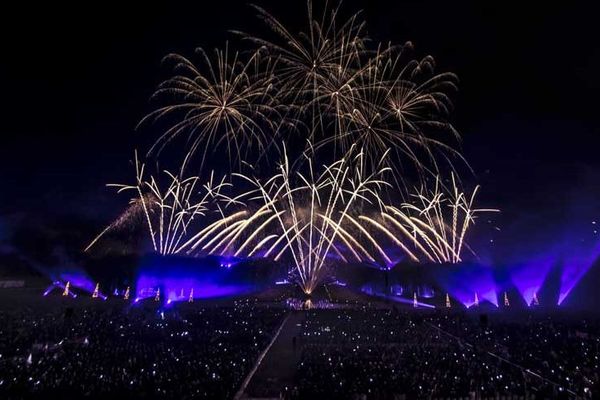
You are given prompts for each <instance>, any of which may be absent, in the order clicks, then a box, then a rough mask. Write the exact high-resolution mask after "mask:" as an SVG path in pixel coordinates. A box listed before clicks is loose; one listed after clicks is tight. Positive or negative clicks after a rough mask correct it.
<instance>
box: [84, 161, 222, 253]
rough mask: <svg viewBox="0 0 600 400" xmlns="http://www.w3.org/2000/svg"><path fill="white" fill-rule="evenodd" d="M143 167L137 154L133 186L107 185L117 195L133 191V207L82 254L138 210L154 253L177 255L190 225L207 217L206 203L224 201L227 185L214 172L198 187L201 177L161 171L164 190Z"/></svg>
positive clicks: (207, 204)
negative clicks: (115, 190) (141, 213)
mask: <svg viewBox="0 0 600 400" xmlns="http://www.w3.org/2000/svg"><path fill="white" fill-rule="evenodd" d="M145 168H146V167H145V164H143V163H140V161H139V160H138V157H137V152H136V154H135V169H136V182H135V184H133V185H123V184H109V185H108V186H110V187H116V188H118V191H117V192H118V193H121V192H123V191H129V190H133V191H134V192H135V193H136V195H135V196H134V197H133V198H132V199H131V201H130V204H132V206H130V208H129V209H128V210H127V211H126V212H125V213H124V214H123V215H121V216H120V217H119V218H118V219H117V220H116V221H115V222H114V223H112V224H111V225H109V226H108V227H107V228H106V229H104V230H103V231H102V232H101V233H100V234H99V235H98V236H97V237H96V238H94V240H93V241H92V242H91V243H90V244H89V245H88V246H87V247H86V249H85V251H87V250H89V249H90V248H91V247H92V246H93V245H94V244H95V243H96V242H97V241H98V240H99V239H100V238H101V237H102V236H103V235H104V234H105V233H106V232H108V231H109V230H111V229H113V228H114V227H115V226H117V225H120V224H123V223H125V222H126V221H129V220H130V217H131V213H132V210H135V211H137V212H139V210H140V209H141V210H142V211H143V215H144V218H145V221H146V225H147V228H148V233H149V236H150V239H151V240H152V245H153V247H154V251H156V252H158V253H160V254H174V253H177V252H178V249H179V247H180V244H181V241H182V240H184V238H185V236H186V234H187V233H188V230H189V227H190V225H191V224H192V222H193V221H194V220H195V219H196V218H198V217H204V216H206V214H207V212H208V211H209V204H210V203H211V202H213V201H214V200H215V199H227V197H226V196H224V195H222V194H221V190H222V189H223V188H225V187H228V186H230V184H229V183H226V182H225V178H222V179H221V180H220V181H215V177H214V174H213V173H211V174H210V179H209V180H208V182H206V183H205V184H204V185H201V187H200V188H199V187H198V186H200V185H199V181H200V178H199V177H197V176H193V177H189V178H179V177H178V176H176V175H174V174H172V173H170V172H169V171H164V173H165V175H166V176H167V180H168V184H167V185H166V188H163V187H162V186H161V184H159V181H158V180H157V179H156V178H155V177H154V176H150V177H149V179H146V177H145ZM229 201H231V200H229Z"/></svg>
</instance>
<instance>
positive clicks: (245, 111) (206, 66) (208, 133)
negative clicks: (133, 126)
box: [140, 46, 279, 169]
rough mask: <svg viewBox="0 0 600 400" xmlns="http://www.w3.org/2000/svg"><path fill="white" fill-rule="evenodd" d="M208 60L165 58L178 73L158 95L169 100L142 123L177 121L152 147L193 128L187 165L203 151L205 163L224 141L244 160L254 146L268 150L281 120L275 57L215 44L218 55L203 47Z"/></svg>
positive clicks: (230, 152)
mask: <svg viewBox="0 0 600 400" xmlns="http://www.w3.org/2000/svg"><path fill="white" fill-rule="evenodd" d="M197 52H198V54H199V55H200V58H201V60H202V61H203V63H202V66H201V67H198V66H196V65H195V64H194V63H193V62H192V61H190V60H189V59H187V58H185V57H183V56H181V55H179V54H170V55H168V56H167V57H165V62H168V63H171V64H172V65H173V71H175V72H176V75H175V76H173V77H171V78H169V79H168V80H166V81H165V82H163V83H162V84H161V85H160V86H159V88H158V90H157V91H156V92H155V93H154V97H155V98H158V99H164V100H165V101H166V102H167V104H166V105H165V106H162V107H160V108H158V109H157V110H156V111H154V112H152V113H150V114H149V115H148V116H147V117H145V118H144V119H143V120H142V121H141V122H140V124H144V123H146V122H148V121H156V120H157V119H165V118H166V117H172V118H171V119H170V120H169V121H175V122H174V123H171V126H170V127H169V128H168V129H167V130H166V131H165V132H164V133H163V134H162V135H161V136H160V137H159V139H158V140H157V141H156V143H155V144H154V146H153V147H152V149H151V152H152V151H156V152H160V151H161V150H162V149H163V148H164V147H165V145H167V144H168V143H169V142H171V141H172V140H174V139H175V138H177V137H179V136H181V135H184V134H187V136H188V138H187V150H186V155H185V159H184V162H183V167H182V169H184V168H185V166H186V165H187V163H188V162H189V160H190V158H191V157H192V156H194V155H195V154H196V153H197V152H199V151H200V152H201V159H202V163H203V162H204V160H205V158H206V156H207V152H208V150H209V149H216V148H219V147H220V145H222V144H223V145H224V147H225V148H226V149H227V152H228V157H229V159H230V160H231V161H232V162H238V164H239V163H240V162H241V161H242V160H245V159H247V155H248V152H249V151H250V150H255V151H257V152H258V153H259V154H260V153H262V152H264V151H265V149H266V148H267V147H268V145H269V143H270V142H271V141H272V135H274V134H275V133H276V132H277V126H276V123H275V121H278V120H279V117H278V111H277V107H276V104H277V103H276V101H275V100H276V99H275V98H274V97H273V95H272V87H273V83H272V79H273V77H272V67H271V65H270V60H269V59H267V58H263V57H261V52H260V51H257V52H255V53H253V54H252V55H251V56H250V57H249V59H247V60H246V61H242V58H241V56H240V54H239V53H233V54H230V51H229V48H228V46H226V47H225V50H215V52H214V58H211V57H209V55H208V54H207V53H206V52H205V51H204V50H203V49H198V51H197Z"/></svg>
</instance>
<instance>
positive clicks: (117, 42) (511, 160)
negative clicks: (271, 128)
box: [0, 0, 600, 230]
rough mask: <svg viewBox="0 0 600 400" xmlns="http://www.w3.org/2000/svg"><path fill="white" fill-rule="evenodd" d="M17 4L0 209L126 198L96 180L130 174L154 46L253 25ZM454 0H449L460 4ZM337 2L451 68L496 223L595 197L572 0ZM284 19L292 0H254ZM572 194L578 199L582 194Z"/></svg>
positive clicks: (591, 54) (35, 211)
mask: <svg viewBox="0 0 600 400" xmlns="http://www.w3.org/2000/svg"><path fill="white" fill-rule="evenodd" d="M150 3H151V2H145V3H144V4H140V5H139V6H138V7H137V8H127V9H125V8H123V7H124V6H123V5H122V4H121V5H114V4H113V5H111V4H109V3H107V2H98V3H95V4H92V3H89V4H88V3H87V2H85V4H84V3H81V4H79V5H75V6H69V7H68V8H67V7H64V8H63V7H59V6H57V5H55V4H52V5H51V6H45V7H41V8H40V7H37V6H33V5H31V4H26V5H23V6H21V7H20V9H19V10H14V11H7V12H5V13H4V18H3V22H2V24H0V31H1V32H0V44H1V48H2V59H1V61H0V89H1V90H0V101H1V102H2V106H1V108H0V110H2V111H1V115H2V117H1V119H0V131H1V137H2V140H1V142H0V185H1V186H0V187H2V191H1V194H0V214H4V215H9V214H13V213H15V212H20V213H22V214H30V215H40V216H48V215H53V214H69V213H75V214H81V215H84V216H89V217H98V218H100V219H107V218H111V217H113V216H114V215H116V214H118V212H119V210H116V209H115V207H117V206H118V205H119V204H120V205H122V204H123V201H124V199H120V200H117V199H116V198H115V197H114V196H113V195H112V193H111V192H110V190H108V189H106V188H105V187H104V184H105V183H107V182H123V181H127V180H128V179H130V173H131V170H130V169H129V166H128V160H130V159H131V158H132V155H133V148H134V147H135V146H136V145H138V146H140V147H142V148H143V146H144V144H147V143H149V142H151V141H152V139H153V138H154V137H148V136H147V134H148V132H143V133H136V132H135V131H134V127H135V125H136V123H137V122H138V121H139V119H140V118H141V117H142V116H143V115H144V114H145V113H147V112H148V111H150V110H151V108H150V106H149V103H148V98H149V96H150V94H151V93H152V91H153V90H154V88H155V87H156V85H157V84H158V83H159V82H160V81H161V79H163V78H164V77H165V76H166V72H167V71H166V70H165V68H163V67H161V58H162V57H163V56H164V55H165V54H167V53H169V52H180V53H182V54H187V55H189V54H191V53H192V52H193V49H194V48H195V47H197V46H202V47H204V48H207V49H211V48H213V47H215V46H220V45H222V44H223V43H224V41H225V40H227V39H231V38H232V36H231V34H229V33H228V32H227V30H228V29H244V30H252V31H257V30H258V31H260V29H262V27H261V23H260V22H259V21H258V20H257V19H256V18H255V17H254V12H253V10H252V9H251V8H250V7H248V6H247V5H246V2H244V1H227V0H223V1H201V0H198V1H194V2H189V3H184V2H175V1H169V2H162V3H161V4H159V5H155V4H150ZM459 3H460V4H459ZM523 3H525V2H514V3H511V2H507V1H493V2H487V1H478V2H472V3H471V2H455V1H428V0H411V1H366V0H365V1H346V2H344V8H343V9H344V10H346V11H355V10H358V9H364V16H365V19H366V21H367V24H368V32H369V35H370V37H372V38H373V39H375V40H381V41H388V40H390V41H392V42H397V43H404V42H405V41H406V40H411V41H412V42H413V43H414V44H415V46H416V50H417V54H419V55H426V54H432V55H433V56H434V57H435V58H436V61H437V64H438V67H439V68H438V70H439V71H452V72H455V73H456V74H458V76H459V78H460V80H461V83H460V92H459V93H458V95H457V96H456V98H455V100H456V101H455V103H456V110H455V114H454V118H455V125H456V127H457V128H458V130H459V131H460V132H461V133H462V135H463V149H464V154H465V156H466V158H467V160H468V161H469V162H470V164H471V166H472V167H473V168H474V170H475V172H476V179H477V180H478V182H480V183H482V185H483V186H484V187H483V189H482V201H483V202H484V203H485V204H486V205H491V206H497V207H499V208H501V209H502V210H503V215H502V222H503V224H504V225H505V226H507V225H513V224H540V223H541V226H539V225H538V227H539V229H540V230H547V229H546V228H548V227H550V226H551V227H552V228H557V227H560V226H562V225H561V224H563V223H564V222H565V221H568V220H569V219H570V218H571V215H577V217H578V218H581V219H583V220H586V219H588V218H589V219H592V218H594V216H595V215H596V212H597V211H598V208H599V207H598V206H596V205H597V204H598V205H600V159H599V158H598V156H597V155H598V149H599V144H600V138H599V137H598V134H599V133H600V128H599V124H598V118H597V115H598V105H599V101H598V97H597V92H598V90H599V89H600V78H599V72H600V44H599V43H600V42H599V41H598V38H599V37H600V35H599V33H600V32H599V29H598V24H597V14H596V13H595V11H594V10H593V9H592V8H591V7H589V6H587V5H585V3H584V2H581V3H580V2H577V1H568V2H557V3H559V4H557V5H554V4H550V2H544V3H541V4H540V5H539V6H538V7H531V8H524V7H523ZM258 4H260V5H262V6H264V7H265V8H267V9H268V10H270V11H271V12H272V13H273V14H275V15H277V16H280V17H281V18H282V19H283V20H286V21H291V23H292V24H294V23H300V22H303V21H301V20H299V18H300V16H304V15H305V14H304V12H305V2H304V1H291V0H286V1H270V2H269V1H258ZM580 199H583V200H580Z"/></svg>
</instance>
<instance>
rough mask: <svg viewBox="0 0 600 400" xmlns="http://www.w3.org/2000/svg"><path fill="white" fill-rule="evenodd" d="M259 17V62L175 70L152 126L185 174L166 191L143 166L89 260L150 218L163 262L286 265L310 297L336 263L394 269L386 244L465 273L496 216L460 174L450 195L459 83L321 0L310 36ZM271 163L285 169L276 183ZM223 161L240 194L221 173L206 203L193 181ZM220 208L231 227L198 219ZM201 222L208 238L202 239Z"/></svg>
mask: <svg viewBox="0 0 600 400" xmlns="http://www.w3.org/2000/svg"><path fill="white" fill-rule="evenodd" d="M254 8H255V9H256V11H257V13H258V16H259V18H260V19H262V20H263V21H264V22H265V24H266V26H267V27H268V29H269V31H270V35H269V38H267V37H266V36H257V35H254V34H247V33H241V32H237V33H238V35H239V36H240V37H241V38H242V39H244V40H246V41H247V42H248V43H250V44H251V47H252V48H253V49H252V50H251V51H250V52H246V53H238V52H236V51H231V50H230V48H229V45H225V47H224V49H222V50H218V49H217V50H215V51H214V53H207V52H205V51H204V50H202V49H199V50H198V54H199V58H200V60H201V62H200V63H198V64H197V63H195V62H193V61H191V60H190V59H189V58H186V57H184V56H182V55H178V54H170V55H168V56H167V57H165V61H166V62H168V63H171V65H172V67H173V72H172V76H171V77H170V78H168V79H167V80H165V81H164V82H163V83H162V84H161V85H160V86H159V87H158V89H157V90H156V92H155V94H154V97H155V98H156V99H158V100H160V101H162V103H160V104H159V105H158V107H157V108H156V109H155V110H154V111H153V112H151V113H150V114H149V115H148V116H146V117H145V118H144V119H142V121H141V122H140V125H146V122H157V123H158V124H163V125H165V131H164V132H163V134H162V135H161V136H160V137H159V138H158V140H156V142H155V143H154V145H153V146H152V148H151V150H150V151H151V152H153V151H154V152H156V153H160V151H161V150H162V149H163V148H164V147H165V146H166V145H168V144H170V143H172V142H173V141H175V140H176V139H178V138H180V137H183V139H184V140H182V141H181V140H180V142H182V143H183V144H184V146H185V147H184V151H183V154H184V156H183V157H182V158H183V160H182V166H181V170H180V173H179V174H177V175H174V174H171V173H168V172H165V174H166V176H167V177H168V184H167V186H166V187H165V188H164V189H163V186H161V185H160V184H159V183H158V180H157V179H155V178H154V177H153V176H150V178H149V179H146V178H145V177H144V165H143V164H140V163H139V162H138V160H137V155H136V179H137V180H136V183H135V184H134V185H111V186H116V187H118V188H119V192H121V191H124V190H134V191H135V193H136V196H135V197H134V199H132V202H131V206H130V208H129V209H128V210H127V211H126V212H125V213H124V214H123V215H122V216H121V217H119V219H117V221H115V222H113V224H111V225H109V226H108V227H107V228H106V229H105V230H104V231H103V232H102V233H101V234H100V235H99V236H98V237H97V238H96V239H94V241H92V243H90V245H89V246H88V248H89V247H91V246H93V245H94V243H96V241H97V240H98V239H99V238H100V237H102V236H103V235H104V234H105V233H106V232H107V231H110V230H111V229H114V228H115V227H118V226H121V225H126V224H127V221H128V219H129V218H130V216H137V217H140V216H143V219H144V220H145V224H146V225H147V227H148V231H149V236H150V239H151V241H152V243H153V246H154V249H155V251H156V252H159V253H161V254H172V253H181V252H184V253H187V254H190V255H202V254H215V255H232V256H235V257H253V256H261V257H271V258H273V259H274V260H285V261H286V263H288V265H291V266H292V270H293V271H294V272H295V275H296V277H297V281H298V282H299V284H300V286H301V287H302V289H303V290H304V291H305V292H306V293H310V292H312V291H313V290H314V288H315V287H316V286H317V285H318V283H319V282H320V281H321V280H322V279H323V277H324V275H325V273H326V270H327V269H328V266H329V261H328V260H331V259H334V258H338V259H340V260H342V261H344V262H348V261H357V262H369V263H378V264H380V265H382V266H383V265H385V266H390V265H392V264H394V260H392V258H391V257H390V255H388V254H387V250H386V248H385V247H384V245H383V243H384V242H391V243H392V245H393V246H394V247H396V248H399V249H400V250H401V251H402V253H403V254H404V255H405V256H406V257H408V258H409V259H411V260H413V261H427V262H436V263H445V262H452V263H456V262H459V261H461V259H462V252H463V248H468V246H466V245H465V237H466V234H467V232H468V230H469V228H470V227H471V226H472V225H473V224H474V222H475V219H476V216H477V214H479V213H481V212H488V211H496V210H491V209H477V208H474V200H475V196H476V193H477V189H478V188H475V190H474V191H473V192H471V193H470V194H467V193H464V192H462V191H461V190H460V189H459V188H458V185H457V183H456V180H455V176H454V175H452V187H451V188H447V187H445V185H442V184H441V178H439V177H440V176H445V174H444V173H443V171H442V170H441V168H440V166H441V163H440V162H443V163H446V164H447V166H449V167H450V168H451V170H454V162H455V160H457V159H458V160H460V161H461V162H463V161H464V159H463V158H462V156H461V154H460V153H459V152H458V151H456V150H455V149H454V148H453V147H452V146H451V145H450V144H448V143H447V139H448V138H449V139H450V140H451V141H452V142H457V141H459V140H460V137H459V135H458V133H457V132H456V130H455V129H454V128H453V127H452V125H451V123H450V120H449V117H450V113H451V111H452V109H453V104H452V100H451V94H452V93H453V92H455V91H456V90H457V83H458V80H457V78H456V76H455V75H454V74H452V73H436V72H435V61H434V59H433V58H432V57H431V56H425V57H422V58H416V57H415V56H414V55H413V46H412V44H411V43H410V42H407V43H405V44H404V45H401V46H399V45H393V44H381V43H379V44H378V43H372V42H371V41H370V40H368V38H367V36H366V25H365V22H364V21H363V20H362V18H361V17H360V14H359V13H357V14H354V15H351V16H350V17H348V18H341V16H340V15H341V11H340V7H339V6H337V7H334V8H332V9H329V8H328V5H327V3H326V4H325V8H324V10H323V11H322V12H315V11H314V8H313V2H312V1H311V0H308V1H307V24H306V26H305V28H304V30H302V31H301V32H300V33H295V32H292V31H291V30H290V29H289V28H287V27H286V25H285V24H283V23H282V22H281V21H280V20H278V19H277V18H276V17H274V16H273V15H271V14H269V13H268V12H267V11H265V10H264V9H262V8H260V7H256V6H255V7H254ZM246 47H247V46H246ZM279 143H283V145H281V146H280V145H279ZM286 143H288V146H287V148H286ZM303 143H306V146H304V145H303ZM297 144H301V145H300V146H297ZM223 147H224V148H226V151H220V150H222V148H223ZM296 148H297V150H296V151H295V152H294V153H293V154H291V155H290V154H288V153H289V151H290V149H296ZM359 149H360V150H359ZM272 152H276V158H273V159H276V160H281V161H280V163H279V164H278V165H277V169H276V170H275V172H274V173H273V172H272V171H273V167H274V164H271V163H270V156H271V155H272V154H271V153H272ZM211 153H214V154H219V155H221V154H227V155H228V161H229V166H230V172H233V174H232V177H233V179H235V180H236V181H237V180H239V181H240V183H239V185H238V184H236V187H235V188H234V189H235V190H240V192H237V193H241V194H239V195H237V196H233V197H227V196H225V195H223V194H222V193H221V189H223V188H225V187H226V186H231V184H229V183H225V180H221V181H218V182H215V181H214V177H213V174H211V178H210V180H209V182H208V183H206V184H205V185H204V186H202V190H200V192H198V190H197V189H196V187H197V186H199V180H200V178H199V177H197V176H196V177H189V178H182V176H184V171H186V166H187V165H189V163H190V160H192V158H193V157H194V156H198V155H199V156H200V159H201V162H200V165H201V167H203V166H204V165H205V163H206V162H207V159H208V158H209V157H211ZM290 161H292V162H290ZM263 162H266V165H263ZM317 163H318V164H323V165H322V166H320V165H318V164H317ZM217 164H218V163H217ZM465 164H466V163H465ZM248 166H251V167H253V172H251V173H248V172H247V169H246V167H248ZM265 171H266V174H267V175H266V176H267V177H266V178H265V175H264V173H265ZM260 172H262V173H263V175H260ZM410 172H413V173H414V176H413V175H411V174H410ZM390 176H391V177H392V178H393V180H394V181H395V182H396V183H398V185H395V186H394V187H392V185H390V184H389V183H388V182H387V181H386V178H389V177H390ZM430 177H435V185H434V188H433V189H432V190H430V189H427V185H428V182H429V181H431V179H429V178H430ZM261 178H262V179H261ZM413 178H416V180H417V182H418V183H420V185H421V188H422V189H421V190H420V191H418V192H417V193H416V194H412V195H410V196H409V197H408V198H411V199H412V200H413V202H411V203H403V204H400V205H394V204H393V203H391V202H390V201H389V200H388V199H389V197H390V196H389V195H390V194H392V193H393V192H394V193H396V194H400V195H403V196H404V195H407V194H410V193H409V190H408V189H407V188H408V187H412V185H413V183H414V182H411V180H412V179H413ZM248 186H250V187H248ZM242 188H243V189H242ZM384 193H385V194H386V195H387V196H385V199H384V198H383V197H384V196H383V194H384ZM404 198H406V197H404ZM221 200H225V206H224V207H223V208H222V207H221V206H220V204H221ZM213 203H214V204H213ZM396 204H398V203H396ZM213 205H214V208H215V210H214V211H218V215H219V218H218V219H217V220H209V219H208V218H199V217H204V216H206V214H207V213H208V212H209V211H212V210H211V206H213ZM232 205H233V206H239V208H238V209H233V210H230V209H229V208H228V207H230V206H232ZM225 211H227V212H225ZM194 220H200V221H201V224H200V225H201V226H200V227H198V228H196V227H194V228H192V222H193V221H194ZM195 225H196V224H195Z"/></svg>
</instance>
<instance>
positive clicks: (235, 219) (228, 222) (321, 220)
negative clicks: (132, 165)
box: [181, 152, 387, 294]
mask: <svg viewBox="0 0 600 400" xmlns="http://www.w3.org/2000/svg"><path fill="white" fill-rule="evenodd" d="M305 157H306V163H305V165H306V169H307V170H306V172H305V173H301V172H294V171H292V170H291V169H290V163H289V160H288V158H287V155H286V153H285V152H284V158H283V161H282V163H281V164H280V165H279V168H278V169H279V172H278V173H277V174H275V175H274V176H272V177H270V178H269V179H267V180H265V181H262V180H260V179H258V178H256V177H253V176H248V175H241V174H237V175H238V176H239V177H241V178H242V179H243V180H244V181H246V182H247V183H249V184H250V185H252V186H253V188H252V189H251V190H249V191H247V192H245V193H243V194H242V195H240V196H238V197H236V198H235V199H234V200H236V201H240V200H241V199H245V201H246V206H247V207H249V206H251V205H252V204H258V205H257V207H256V211H254V212H250V211H248V210H247V209H246V210H243V211H240V212H237V213H234V214H231V215H229V216H227V217H225V218H223V219H222V220H220V221H217V222H215V223H213V224H211V225H209V226H207V227H206V228H204V229H202V230H201V231H200V232H198V233H197V234H196V235H194V237H192V238H191V239H190V240H188V241H187V242H186V243H184V245H183V246H182V247H181V250H184V249H185V250H187V251H188V252H195V251H200V252H205V253H210V254H227V253H229V254H233V255H235V256H253V255H255V254H258V253H261V256H262V257H273V258H274V259H275V260H280V259H285V260H287V261H289V262H290V263H291V264H292V265H293V267H294V269H295V272H296V274H297V277H298V283H299V285H300V286H301V288H302V289H303V290H304V292H306V293H309V294H310V293H311V292H312V291H313V290H314V288H315V287H316V286H317V285H318V284H319V282H320V281H321V279H322V278H323V277H324V274H325V271H326V270H327V267H328V263H327V261H328V259H329V258H330V257H331V256H337V257H339V258H341V259H342V260H344V261H346V260H347V257H346V255H345V254H344V253H346V254H349V255H350V256H351V257H354V258H355V259H356V260H358V261H360V260H363V259H373V257H372V256H371V255H370V253H369V250H368V249H366V248H365V247H364V246H362V245H361V244H360V242H359V241H358V240H356V238H354V237H352V235H351V234H350V233H349V232H348V231H346V229H344V225H345V224H346V223H347V221H349V220H350V219H351V218H352V215H354V216H355V217H357V216H358V214H357V212H356V208H357V204H358V203H359V202H364V203H368V204H372V205H374V206H378V205H379V204H380V203H381V199H380V198H379V195H378V193H379V192H380V190H381V187H382V186H385V185H387V183H386V182H385V181H384V180H383V179H381V175H382V174H383V173H384V172H385V171H386V169H387V168H386V167H381V168H379V169H377V170H376V172H374V173H370V174H365V171H364V162H363V159H364V154H363V153H362V152H357V153H356V154H351V155H350V157H351V158H350V159H347V158H343V159H341V160H338V161H336V162H334V163H332V164H329V165H325V166H323V169H322V171H321V172H318V171H317V170H316V168H315V167H314V165H313V163H312V157H311V156H310V155H309V154H305Z"/></svg>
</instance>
